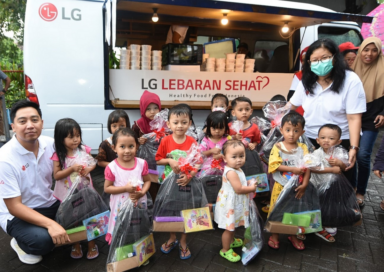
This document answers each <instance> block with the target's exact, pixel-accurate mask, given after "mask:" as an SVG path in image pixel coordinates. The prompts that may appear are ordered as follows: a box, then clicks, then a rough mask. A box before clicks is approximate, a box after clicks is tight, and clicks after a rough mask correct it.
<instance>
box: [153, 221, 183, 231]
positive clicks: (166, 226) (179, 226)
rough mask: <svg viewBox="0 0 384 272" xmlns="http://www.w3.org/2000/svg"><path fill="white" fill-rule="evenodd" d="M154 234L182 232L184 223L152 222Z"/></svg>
mask: <svg viewBox="0 0 384 272" xmlns="http://www.w3.org/2000/svg"><path fill="white" fill-rule="evenodd" d="M153 231H154V232H184V222H156V221H153Z"/></svg>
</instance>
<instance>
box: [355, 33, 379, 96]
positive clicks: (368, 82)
mask: <svg viewBox="0 0 384 272" xmlns="http://www.w3.org/2000/svg"><path fill="white" fill-rule="evenodd" d="M371 43H373V44H374V45H375V46H376V47H377V50H378V51H379V55H378V56H377V59H376V61H375V62H373V63H371V64H365V63H364V62H363V61H362V60H361V52H362V51H363V50H364V48H365V47H366V46H367V45H369V44H371ZM381 46H382V45H381V40H380V39H379V38H376V37H369V38H366V39H365V40H364V41H363V43H362V44H361V45H360V48H359V51H358V52H357V56H356V59H355V62H354V63H353V67H352V70H353V71H355V73H356V74H357V75H358V76H359V77H360V79H361V81H362V82H363V85H364V90H365V97H366V98H367V103H369V102H372V101H373V100H376V99H378V98H380V97H382V96H383V95H384V57H383V52H382V49H381Z"/></svg>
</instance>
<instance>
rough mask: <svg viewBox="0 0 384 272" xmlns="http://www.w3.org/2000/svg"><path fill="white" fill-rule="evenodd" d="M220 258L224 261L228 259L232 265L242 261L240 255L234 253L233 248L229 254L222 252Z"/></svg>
mask: <svg viewBox="0 0 384 272" xmlns="http://www.w3.org/2000/svg"><path fill="white" fill-rule="evenodd" d="M220 256H221V257H223V258H224V259H227V260H228V261H230V262H232V263H236V262H238V261H240V260H241V257H240V255H238V254H237V253H236V252H234V251H233V249H232V248H231V249H230V250H228V251H227V252H222V251H221V250H220Z"/></svg>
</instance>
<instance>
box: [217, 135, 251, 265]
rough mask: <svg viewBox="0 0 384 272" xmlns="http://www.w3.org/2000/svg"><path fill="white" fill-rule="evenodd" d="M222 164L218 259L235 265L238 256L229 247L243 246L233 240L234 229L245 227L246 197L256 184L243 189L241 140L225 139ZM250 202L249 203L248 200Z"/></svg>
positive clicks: (239, 240)
mask: <svg viewBox="0 0 384 272" xmlns="http://www.w3.org/2000/svg"><path fill="white" fill-rule="evenodd" d="M223 155H224V161H225V163H226V166H225V169H224V173H223V185H222V187H221V189H220V192H219V194H218V196H217V201H216V208H215V216H214V218H215V222H216V223H217V224H218V227H219V228H221V229H225V231H224V233H223V235H222V237H221V241H222V244H223V248H222V249H221V250H220V256H222V257H223V258H225V259H227V260H228V261H230V262H238V261H240V260H241V257H240V256H239V255H237V254H236V253H235V252H233V249H232V248H236V247H241V246H243V241H242V240H241V239H237V238H235V229H236V228H237V227H240V226H244V227H245V228H248V226H249V201H250V198H249V196H248V194H250V193H254V192H256V186H257V185H256V183H254V184H252V185H250V186H247V180H246V179H245V175H244V172H243V171H242V170H241V167H242V166H243V165H244V163H245V160H246V156H245V146H244V144H243V143H242V142H241V141H238V140H229V141H227V142H226V143H225V144H224V146H223ZM251 201H252V200H251Z"/></svg>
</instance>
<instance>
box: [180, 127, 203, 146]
mask: <svg viewBox="0 0 384 272" xmlns="http://www.w3.org/2000/svg"><path fill="white" fill-rule="evenodd" d="M185 134H186V135H188V136H191V137H192V138H193V139H195V140H196V142H198V143H200V142H201V140H203V138H204V136H205V133H204V131H203V129H202V128H201V127H195V125H193V124H192V125H191V126H190V127H189V128H188V130H187V132H186V133H185Z"/></svg>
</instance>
